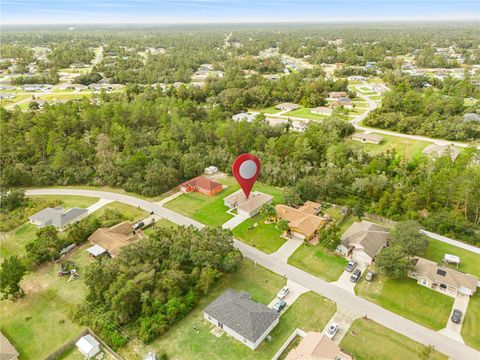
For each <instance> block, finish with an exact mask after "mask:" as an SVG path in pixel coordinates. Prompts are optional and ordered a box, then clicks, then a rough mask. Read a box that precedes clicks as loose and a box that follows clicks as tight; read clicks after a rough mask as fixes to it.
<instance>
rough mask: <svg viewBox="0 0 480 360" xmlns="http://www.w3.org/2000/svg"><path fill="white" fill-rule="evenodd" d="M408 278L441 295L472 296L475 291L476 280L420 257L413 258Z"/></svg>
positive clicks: (474, 277) (471, 276)
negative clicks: (412, 265) (412, 266)
mask: <svg viewBox="0 0 480 360" xmlns="http://www.w3.org/2000/svg"><path fill="white" fill-rule="evenodd" d="M408 276H409V277H411V278H413V279H415V280H417V283H418V284H420V285H423V286H426V287H429V288H430V289H433V290H436V291H439V292H441V293H443V294H446V295H449V296H452V297H455V296H457V294H461V295H466V296H472V295H473V294H474V293H475V291H476V290H477V286H478V278H477V277H476V276H473V275H470V274H465V273H463V272H461V271H458V270H454V269H451V268H448V267H444V266H441V265H438V264H437V263H436V262H434V261H430V260H427V259H424V258H421V257H415V258H414V268H413V270H411V271H409V272H408Z"/></svg>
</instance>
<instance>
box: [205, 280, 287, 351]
mask: <svg viewBox="0 0 480 360" xmlns="http://www.w3.org/2000/svg"><path fill="white" fill-rule="evenodd" d="M203 315H204V317H205V319H206V320H208V321H209V322H211V323H212V324H214V325H215V326H217V327H219V328H220V329H222V330H223V331H225V332H226V333H227V334H228V335H230V336H232V337H234V338H235V339H237V340H238V341H240V342H242V343H243V344H245V345H246V346H248V347H249V348H250V349H252V350H255V349H256V348H257V346H258V345H260V343H261V342H262V341H263V339H265V338H266V337H267V335H268V334H269V333H270V331H272V329H273V328H274V327H275V326H276V325H277V324H278V321H279V314H278V313H277V312H276V311H275V310H273V309H270V308H268V307H267V306H265V305H263V304H260V303H257V302H255V301H253V300H252V299H251V296H250V294H249V293H247V292H245V291H241V292H236V291H234V290H231V289H228V290H227V291H225V292H224V293H223V294H222V295H220V296H219V297H218V298H217V299H215V300H214V301H213V302H212V303H211V304H210V305H208V306H207V307H206V308H205V310H204V312H203Z"/></svg>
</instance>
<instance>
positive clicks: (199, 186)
mask: <svg viewBox="0 0 480 360" xmlns="http://www.w3.org/2000/svg"><path fill="white" fill-rule="evenodd" d="M179 188H180V191H182V192H184V193H189V192H193V191H198V192H200V193H202V194H206V195H210V196H212V195H215V194H218V193H219V192H220V191H222V189H223V185H222V184H220V183H217V182H216V181H213V180H210V179H208V178H206V177H203V176H197V177H196V178H194V179H192V180H188V181H185V182H184V183H183V184H180V185H179Z"/></svg>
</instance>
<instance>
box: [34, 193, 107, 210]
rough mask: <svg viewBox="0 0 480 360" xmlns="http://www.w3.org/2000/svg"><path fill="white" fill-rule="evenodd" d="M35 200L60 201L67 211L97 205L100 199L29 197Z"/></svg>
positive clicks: (58, 196) (84, 197)
mask: <svg viewBox="0 0 480 360" xmlns="http://www.w3.org/2000/svg"><path fill="white" fill-rule="evenodd" d="M29 197H30V198H32V199H34V200H37V199H38V200H41V201H60V202H61V206H63V207H64V208H66V209H69V208H73V207H80V208H87V207H89V206H90V205H93V204H95V203H96V202H97V201H98V200H100V199H99V198H96V197H88V196H73V195H35V196H29Z"/></svg>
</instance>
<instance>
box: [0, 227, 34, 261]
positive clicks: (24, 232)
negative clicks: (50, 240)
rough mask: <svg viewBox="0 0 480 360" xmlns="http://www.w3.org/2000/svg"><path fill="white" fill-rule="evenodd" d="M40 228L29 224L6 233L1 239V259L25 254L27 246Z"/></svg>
mask: <svg viewBox="0 0 480 360" xmlns="http://www.w3.org/2000/svg"><path fill="white" fill-rule="evenodd" d="M37 230H38V228H37V227H36V226H35V225H33V224H30V223H29V222H26V223H23V224H22V225H20V226H19V227H17V228H15V229H13V230H11V231H8V232H6V233H4V236H2V237H1V238H0V241H1V246H0V257H1V258H6V257H7V256H12V255H17V256H22V255H23V254H25V245H26V244H28V243H29V242H30V241H32V240H33V239H34V238H35V234H36V232H37Z"/></svg>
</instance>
